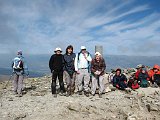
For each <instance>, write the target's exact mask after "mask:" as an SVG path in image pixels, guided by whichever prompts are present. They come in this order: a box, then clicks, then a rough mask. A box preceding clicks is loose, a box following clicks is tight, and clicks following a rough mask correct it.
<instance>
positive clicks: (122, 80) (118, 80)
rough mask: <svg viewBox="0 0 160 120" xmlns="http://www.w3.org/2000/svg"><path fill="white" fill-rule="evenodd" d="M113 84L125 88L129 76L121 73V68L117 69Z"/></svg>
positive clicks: (121, 88)
mask: <svg viewBox="0 0 160 120" xmlns="http://www.w3.org/2000/svg"><path fill="white" fill-rule="evenodd" d="M113 86H114V87H116V88H118V89H120V90H125V89H126V88H127V78H126V76H125V75H124V74H122V73H121V69H119V68H118V69H117V70H116V74H115V76H114V77H113Z"/></svg>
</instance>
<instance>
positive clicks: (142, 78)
mask: <svg viewBox="0 0 160 120" xmlns="http://www.w3.org/2000/svg"><path fill="white" fill-rule="evenodd" d="M148 81H149V75H148V72H147V70H146V68H142V70H141V72H140V74H139V76H138V82H139V84H140V86H141V87H148V85H149V83H148Z"/></svg>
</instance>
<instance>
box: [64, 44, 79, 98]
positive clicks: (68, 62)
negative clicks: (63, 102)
mask: <svg viewBox="0 0 160 120" xmlns="http://www.w3.org/2000/svg"><path fill="white" fill-rule="evenodd" d="M75 57H76V54H75V53H73V46H72V45H69V46H68V47H67V48H66V53H65V54H64V69H63V70H64V72H63V74H64V76H65V79H66V83H67V95H66V96H67V97H68V96H70V95H72V94H73V93H74V90H75V77H76V73H75V67H74V60H75Z"/></svg>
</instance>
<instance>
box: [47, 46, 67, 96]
mask: <svg viewBox="0 0 160 120" xmlns="http://www.w3.org/2000/svg"><path fill="white" fill-rule="evenodd" d="M54 52H55V54H53V55H52V56H51V58H50V60H49V68H50V70H51V73H52V84H51V89H52V95H53V96H54V97H57V92H56V80H57V77H58V79H59V85H60V94H61V95H65V92H66V91H65V88H64V82H63V55H62V50H61V48H59V47H57V48H56V49H55V50H54Z"/></svg>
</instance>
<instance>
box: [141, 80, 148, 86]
mask: <svg viewBox="0 0 160 120" xmlns="http://www.w3.org/2000/svg"><path fill="white" fill-rule="evenodd" d="M140 86H141V87H142V88H146V87H148V80H146V79H142V80H141V82H140Z"/></svg>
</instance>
